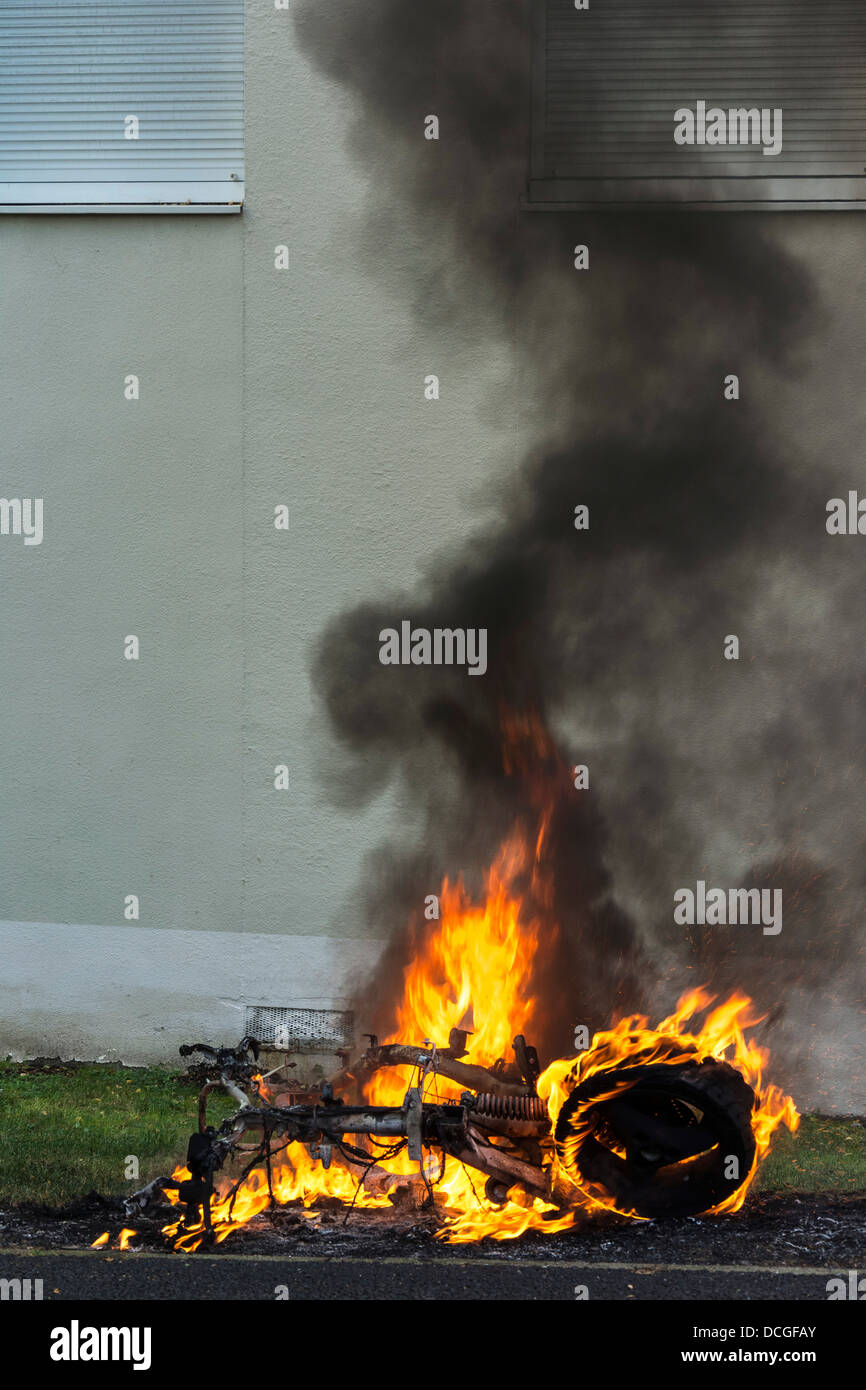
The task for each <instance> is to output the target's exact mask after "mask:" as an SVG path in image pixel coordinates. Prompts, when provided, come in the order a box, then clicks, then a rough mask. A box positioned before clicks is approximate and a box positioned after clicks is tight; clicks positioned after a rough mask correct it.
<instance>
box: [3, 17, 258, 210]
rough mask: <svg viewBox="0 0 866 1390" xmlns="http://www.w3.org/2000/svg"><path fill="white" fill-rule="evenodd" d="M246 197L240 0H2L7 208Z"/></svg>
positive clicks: (179, 206)
mask: <svg viewBox="0 0 866 1390" xmlns="http://www.w3.org/2000/svg"><path fill="white" fill-rule="evenodd" d="M243 196H244V166H243V0H65V2H63V0H29V3H24V4H14V3H8V0H2V4H0V208H2V211H4V212H66V213H72V212H141V211H147V212H239V211H240V209H241V206H242V204H243Z"/></svg>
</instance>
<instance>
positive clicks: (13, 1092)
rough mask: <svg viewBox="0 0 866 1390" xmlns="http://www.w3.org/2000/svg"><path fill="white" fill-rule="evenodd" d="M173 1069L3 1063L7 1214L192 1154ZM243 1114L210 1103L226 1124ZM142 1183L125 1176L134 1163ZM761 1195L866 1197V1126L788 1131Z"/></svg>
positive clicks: (185, 1097)
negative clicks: (41, 1066)
mask: <svg viewBox="0 0 866 1390" xmlns="http://www.w3.org/2000/svg"><path fill="white" fill-rule="evenodd" d="M176 1075H177V1072H176V1069H173V1068H170V1067H108V1066H97V1065H94V1066H80V1067H75V1068H73V1069H70V1070H59V1071H58V1070H54V1071H51V1070H50V1069H49V1070H46V1071H34V1070H28V1069H27V1068H26V1065H25V1064H22V1063H16V1062H0V1136H2V1139H0V1206H3V1207H10V1206H18V1205H21V1204H22V1203H25V1202H26V1203H31V1202H32V1203H40V1204H44V1205H46V1206H64V1205H66V1204H67V1203H70V1202H74V1201H76V1200H78V1199H80V1198H82V1197H84V1196H85V1195H86V1194H87V1193H88V1192H91V1191H93V1190H94V1189H95V1190H96V1191H97V1192H100V1193H102V1194H103V1195H105V1196H124V1195H126V1194H127V1193H129V1192H133V1191H135V1189H136V1188H138V1187H141V1186H143V1184H144V1183H146V1182H148V1181H149V1180H150V1179H151V1178H154V1177H156V1176H157V1175H158V1174H159V1173H170V1172H171V1171H172V1169H173V1168H174V1166H175V1164H176V1163H177V1162H178V1161H179V1160H181V1159H183V1157H184V1156H185V1154H186V1145H187V1140H188V1139H189V1136H190V1134H191V1133H192V1130H193V1129H194V1128H195V1124H196V1094H197V1093H196V1090H195V1088H194V1087H190V1086H184V1085H181V1084H180V1083H179V1082H178V1081H177V1080H175V1079H174V1078H175V1077H176ZM235 1108H236V1106H235V1104H234V1102H233V1101H232V1100H231V1099H230V1098H229V1097H227V1096H221V1095H218V1094H215V1095H214V1096H212V1097H211V1102H210V1104H209V1107H208V1115H209V1117H212V1118H213V1119H214V1120H215V1121H216V1122H218V1121H219V1120H220V1119H221V1118H222V1117H223V1116H224V1115H229V1114H231V1113H232V1112H233V1110H234V1109H235ZM133 1157H134V1158H135V1159H137V1161H138V1175H137V1176H135V1177H133V1178H127V1177H126V1176H125V1174H126V1169H127V1167H128V1165H129V1161H130V1159H131V1158H133ZM756 1187H757V1189H759V1190H761V1191H765V1192H767V1191H775V1192H780V1191H781V1192H848V1193H850V1192H864V1191H866V1125H864V1124H863V1123H862V1122H861V1121H860V1120H856V1119H847V1120H846V1119H826V1118H823V1117H820V1116H815V1115H807V1116H805V1117H804V1119H803V1120H802V1122H801V1125H800V1128H799V1130H798V1131H797V1133H796V1134H789V1133H788V1131H787V1130H786V1129H783V1130H782V1131H781V1134H780V1135H779V1136H778V1137H777V1140H776V1143H775V1144H774V1147H773V1151H772V1152H771V1154H770V1156H769V1158H768V1159H767V1160H766V1162H765V1163H764V1165H763V1167H762V1168H761V1171H760V1173H759V1174H758V1177H757V1179H756Z"/></svg>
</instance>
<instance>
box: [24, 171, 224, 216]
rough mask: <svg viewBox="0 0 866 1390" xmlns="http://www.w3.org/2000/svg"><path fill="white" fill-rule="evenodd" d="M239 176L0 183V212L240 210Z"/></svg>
mask: <svg viewBox="0 0 866 1390" xmlns="http://www.w3.org/2000/svg"><path fill="white" fill-rule="evenodd" d="M243 202H244V185H243V183H242V182H241V181H240V180H239V179H238V180H234V179H225V180H217V181H214V182H208V183H205V182H185V183H156V182H146V183H126V182H124V183H0V213H25V214H32V213H63V214H70V213H123V212H127V213H130V212H137V213H166V212H168V213H190V212H191V213H227V212H240V211H241V208H242V207H243Z"/></svg>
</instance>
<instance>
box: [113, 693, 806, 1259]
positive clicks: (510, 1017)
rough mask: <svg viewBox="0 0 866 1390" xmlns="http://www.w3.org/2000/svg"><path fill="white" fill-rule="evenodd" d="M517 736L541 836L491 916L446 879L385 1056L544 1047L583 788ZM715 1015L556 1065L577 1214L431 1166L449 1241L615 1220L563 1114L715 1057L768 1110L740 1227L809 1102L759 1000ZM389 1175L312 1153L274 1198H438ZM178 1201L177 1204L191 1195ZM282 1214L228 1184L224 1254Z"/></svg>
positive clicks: (376, 1202)
mask: <svg viewBox="0 0 866 1390" xmlns="http://www.w3.org/2000/svg"><path fill="white" fill-rule="evenodd" d="M503 732H504V738H505V749H504V763H505V768H506V771H507V772H508V773H509V774H510V775H515V776H520V777H522V778H524V779H525V781H526V783H527V786H528V788H529V798H530V801H531V803H532V805H533V807H534V809H535V812H536V815H537V822H536V824H535V825H534V826H533V828H532V829H531V831H530V830H527V829H526V827H525V826H523V825H518V826H517V827H515V829H514V831H513V832H512V833H511V835H509V836H508V838H507V839H506V841H505V842H504V844H503V845H502V846H501V848H500V850H499V853H498V854H497V856H496V858H495V860H494V863H493V864H492V866H491V868H490V869H489V871H488V874H487V878H486V883H485V893H484V896H483V899H482V901H480V902H474V901H473V900H472V899H471V897H470V895H469V893H468V892H467V890H466V888H465V885H464V882H463V880H462V878H458V880H457V881H456V882H455V883H452V882H451V881H450V880H448V879H447V878H446V879H445V881H444V883H443V885H442V891H441V894H440V917H439V918H438V919H437V920H435V921H427V920H424V921H418V922H416V923H414V924H413V925H412V927H411V929H410V941H411V945H412V948H413V954H412V959H411V962H410V964H409V965H408V967H407V968H406V970H405V979H404V989H403V997H402V999H401V1000H400V1001H399V1003H398V1005H397V1008H396V1012H395V1016H394V1026H393V1029H392V1031H391V1033H390V1036H389V1037H388V1038H386V1039H385V1040H384V1041H385V1042H403V1043H407V1044H410V1045H415V1044H417V1045H418V1046H419V1047H420V1046H421V1045H422V1044H424V1043H425V1042H427V1041H429V1042H430V1043H433V1044H435V1045H436V1046H437V1047H439V1048H443V1047H446V1046H447V1045H448V1040H449V1033H450V1031H451V1030H452V1029H454V1028H458V1029H461V1030H463V1031H465V1032H466V1033H467V1042H466V1054H465V1055H464V1056H463V1057H462V1058H461V1060H462V1061H464V1062H467V1063H469V1064H476V1065H480V1066H485V1067H490V1066H492V1065H493V1064H494V1062H496V1060H497V1059H499V1058H510V1056H511V1044H512V1040H513V1038H514V1036H515V1034H516V1033H524V1032H525V1033H527V1034H528V1035H529V1036H530V1037H531V1036H532V1031H533V1022H534V1020H535V1018H536V1014H537V1009H538V1001H537V999H536V998H535V996H534V994H533V993H532V979H533V972H534V968H535V966H536V963H537V962H536V958H537V954H538V949H539V944H540V942H541V940H542V922H541V920H540V918H539V916H538V914H539V913H543V914H544V918H545V920H544V924H543V939H544V941H545V943H549V942H550V940H551V939H552V938H553V936H554V935H555V932H556V927H555V926H552V925H551V923H550V921H549V915H550V914H549V908H550V904H551V903H552V901H553V899H552V884H551V881H550V878H549V875H548V872H547V869H546V866H545V864H544V849H545V839H546V835H547V830H548V827H549V825H550V820H551V815H552V811H553V808H554V806H555V803H556V799H557V797H560V796H562V795H563V794H564V791H563V789H564V788H565V787H566V786H567V785H568V783H567V778H566V776H565V775H564V773H565V769H564V767H563V765H562V764H561V762H560V761H559V759H558V758H557V756H556V753H555V750H554V749H553V745H552V743H551V741H550V738H549V735H548V734H547V732H546V730H545V729H544V727H543V725H542V724H541V723H540V721H539V720H537V719H536V718H535V717H534V716H532V715H526V716H513V715H512V716H508V717H505V718H503ZM533 904H534V905H535V906H533ZM713 1004H715V999H714V997H713V996H712V995H711V994H709V993H708V992H707V990H706V989H704V988H701V989H696V990H692V991H690V992H689V993H687V994H685V995H683V997H682V998H681V999H680V1001H679V1003H678V1005H677V1008H676V1009H675V1011H674V1012H673V1013H672V1014H671V1015H670V1016H669V1017H668V1018H665V1019H662V1021H661V1022H660V1023H659V1024H657V1025H656V1026H655V1027H651V1026H650V1024H649V1020H648V1019H647V1018H646V1017H644V1016H642V1015H633V1016H631V1017H628V1018H624V1019H622V1020H620V1021H619V1022H618V1023H616V1024H615V1025H614V1026H612V1027H611V1028H610V1029H608V1030H606V1031H603V1032H599V1033H597V1034H596V1035H595V1036H594V1037H593V1039H592V1042H591V1044H590V1046H589V1048H588V1049H587V1050H586V1051H584V1052H583V1053H582V1054H581V1055H580V1056H577V1057H572V1058H568V1059H561V1060H559V1061H556V1062H553V1063H552V1064H551V1065H550V1066H548V1067H547V1069H546V1071H544V1072H543V1074H542V1076H541V1077H540V1079H539V1083H538V1093H539V1095H540V1096H541V1098H542V1099H543V1100H545V1101H546V1102H547V1107H548V1113H549V1116H550V1121H551V1133H550V1136H549V1137H548V1138H547V1139H545V1140H544V1141H543V1143H542V1150H543V1164H544V1167H545V1169H546V1170H547V1173H548V1176H549V1178H550V1180H551V1190H555V1191H556V1192H557V1193H558V1194H559V1193H561V1192H562V1190H563V1188H567V1189H568V1193H567V1195H568V1202H567V1205H566V1204H564V1203H563V1202H562V1201H561V1200H558V1201H557V1202H555V1203H554V1202H553V1201H544V1200H542V1199H541V1198H540V1197H538V1196H532V1195H529V1194H527V1193H526V1192H524V1191H522V1190H521V1189H520V1188H518V1187H512V1188H511V1189H510V1190H509V1191H508V1194H507V1200H506V1201H505V1203H504V1205H496V1204H494V1203H493V1202H491V1201H489V1200H487V1198H486V1197H485V1195H484V1190H483V1189H484V1183H485V1178H484V1176H483V1174H481V1173H480V1172H478V1170H475V1169H471V1168H467V1167H464V1166H463V1165H462V1164H461V1163H460V1162H459V1161H457V1160H456V1159H454V1158H452V1157H446V1158H444V1161H443V1162H442V1164H441V1172H440V1161H439V1158H438V1157H437V1155H435V1154H430V1155H426V1154H425V1158H424V1165H423V1166H424V1171H425V1172H426V1173H428V1175H432V1176H433V1177H441V1180H440V1181H438V1182H436V1184H435V1189H434V1190H435V1201H436V1208H437V1213H438V1215H439V1217H440V1220H441V1224H440V1227H439V1230H438V1235H439V1236H440V1238H442V1239H443V1240H446V1241H449V1242H466V1241H474V1240H478V1239H480V1238H482V1237H483V1236H492V1237H493V1238H495V1239H497V1240H506V1239H513V1238H514V1237H516V1236H519V1235H520V1234H521V1233H522V1232H524V1231H526V1230H528V1229H536V1230H545V1231H548V1232H550V1231H556V1230H560V1229H562V1228H564V1227H566V1226H569V1225H571V1224H572V1223H573V1221H574V1219H575V1213H576V1212H577V1211H583V1212H592V1211H599V1210H603V1209H605V1208H607V1209H614V1210H615V1209H616V1208H615V1206H614V1202H613V1201H612V1199H611V1198H610V1196H609V1195H608V1194H607V1193H606V1192H604V1191H592V1190H584V1189H583V1188H580V1187H577V1186H576V1185H575V1182H574V1180H573V1179H571V1178H570V1177H568V1175H566V1174H564V1172H563V1171H562V1170H561V1165H560V1164H559V1162H558V1159H557V1157H556V1153H555V1149H554V1145H553V1142H552V1133H553V1128H554V1126H555V1124H556V1119H557V1116H558V1114H559V1111H560V1108H561V1106H562V1104H563V1102H564V1100H565V1098H566V1096H567V1095H568V1094H569V1093H570V1091H571V1090H572V1089H573V1088H574V1087H575V1086H576V1085H578V1084H580V1083H581V1082H583V1081H585V1080H586V1079H587V1078H588V1077H589V1076H592V1075H594V1074H595V1073H598V1072H604V1071H609V1070H612V1069H613V1068H616V1067H619V1066H622V1065H623V1064H629V1065H634V1064H637V1063H650V1062H652V1063H658V1062H664V1063H669V1064H671V1065H678V1064H682V1063H683V1062H687V1061H690V1060H694V1059H697V1060H701V1059H703V1058H707V1057H711V1058H714V1059H715V1060H717V1061H727V1062H729V1063H730V1064H731V1065H732V1066H734V1067H736V1068H737V1069H738V1070H739V1071H740V1072H741V1073H742V1075H743V1076H744V1077H745V1079H746V1081H747V1082H748V1084H749V1085H750V1086H751V1087H752V1089H753V1090H754V1093H755V1097H756V1102H755V1107H754V1112H753V1116H752V1121H753V1129H754V1135H755V1141H756V1154H755V1159H754V1162H753V1164H752V1167H751V1170H750V1172H749V1173H748V1175H747V1176H746V1178H745V1180H744V1181H743V1183H742V1184H741V1186H740V1187H739V1188H738V1189H737V1190H736V1191H735V1192H734V1193H733V1195H732V1196H731V1197H729V1198H728V1199H727V1200H726V1201H724V1202H723V1203H721V1204H720V1205H719V1206H718V1207H717V1208H715V1211H716V1212H723V1211H726V1212H727V1211H736V1210H737V1209H738V1208H739V1207H741V1206H742V1204H743V1201H744V1200H745V1197H746V1193H747V1191H748V1189H749V1187H750V1185H751V1183H752V1181H753V1179H754V1176H755V1173H756V1172H757V1169H758V1166H759V1164H760V1162H761V1160H762V1159H763V1158H764V1156H765V1155H766V1153H767V1151H768V1149H769V1146H770V1142H771V1139H772V1136H773V1134H774V1132H775V1131H776V1130H777V1128H778V1126H779V1125H780V1124H783V1123H784V1124H786V1125H787V1126H788V1127H789V1129H791V1130H794V1129H796V1127H797V1125H798V1122H799V1116H798V1114H797V1111H796V1108H795V1106H794V1103H793V1101H792V1100H791V1099H790V1098H789V1097H787V1096H785V1095H783V1094H782V1092H781V1091H780V1090H779V1089H778V1087H776V1086H773V1085H769V1084H767V1083H765V1081H764V1079H763V1077H764V1070H765V1067H766V1064H767V1060H768V1057H767V1053H766V1051H765V1050H764V1049H762V1048H760V1047H758V1046H757V1045H756V1043H755V1042H754V1041H750V1040H748V1039H747V1037H746V1029H748V1028H750V1027H753V1026H754V1025H755V1024H756V1023H758V1022H760V1019H759V1017H758V1016H757V1014H756V1013H755V1011H754V1009H753V1006H752V1004H751V1001H750V1000H749V999H748V998H746V996H745V995H742V994H734V995H732V996H731V997H730V998H729V999H728V1000H727V1001H726V1002H724V1003H721V1004H717V1005H716V1007H714V1008H711V1005H713ZM707 1010H709V1012H707V1013H706V1017H705V1019H704V1022H703V1024H702V1025H701V1026H700V1027H699V1028H696V1029H695V1030H694V1031H689V1030H688V1029H687V1027H686V1025H687V1024H691V1023H692V1021H693V1020H694V1019H695V1017H696V1016H697V1015H699V1014H701V1013H704V1012H705V1011H707ZM417 1075H418V1074H417V1073H416V1072H415V1070H414V1069H413V1068H406V1067H402V1068H398V1067H392V1068H389V1069H383V1070H381V1071H378V1072H376V1073H374V1075H373V1076H372V1078H371V1079H370V1080H369V1082H368V1083H367V1086H366V1090H365V1094H366V1097H367V1099H368V1100H369V1101H370V1102H371V1103H372V1104H376V1105H398V1106H399V1105H400V1104H401V1103H402V1101H403V1097H404V1094H405V1092H406V1089H407V1086H409V1085H410V1084H413V1077H415V1078H417ZM257 1082H258V1088H259V1094H260V1096H261V1098H262V1099H267V1096H268V1091H267V1087H265V1085H264V1083H263V1082H262V1081H261V1079H260V1078H257ZM423 1085H424V1099H425V1100H434V1101H435V1100H447V1099H456V1098H457V1097H459V1095H460V1092H461V1090H462V1089H463V1088H462V1087H461V1086H460V1085H458V1084H457V1083H455V1082H452V1081H450V1080H448V1079H446V1078H444V1077H442V1076H441V1075H437V1074H435V1073H433V1074H430V1075H428V1076H427V1077H426V1078H425V1079H424V1082H423ZM386 1148H387V1146H386ZM367 1152H368V1153H369V1154H370V1156H371V1157H372V1158H374V1159H376V1153H377V1147H376V1146H375V1145H374V1144H372V1143H371V1144H370V1145H369V1147H368V1149H367ZM685 1161H688V1160H685ZM376 1162H377V1170H378V1175H379V1179H380V1182H379V1184H378V1186H376V1187H374V1188H373V1189H372V1190H370V1189H368V1188H367V1187H365V1186H364V1183H363V1181H362V1179H363V1178H364V1170H363V1168H362V1167H358V1168H357V1170H355V1169H353V1168H352V1167H350V1166H347V1163H344V1162H343V1161H340V1160H339V1159H338V1158H337V1157H336V1155H335V1157H334V1161H333V1162H332V1163H331V1166H330V1167H328V1168H325V1167H324V1166H322V1164H321V1163H320V1161H319V1156H318V1155H317V1154H316V1153H315V1152H312V1153H310V1152H308V1151H307V1149H306V1148H305V1147H304V1146H302V1145H300V1144H293V1145H292V1146H291V1147H290V1148H289V1147H283V1148H282V1149H280V1150H277V1151H275V1152H274V1154H273V1156H272V1189H273V1193H274V1197H275V1199H276V1201H277V1202H278V1203H280V1204H285V1203H293V1204H295V1205H296V1206H297V1207H298V1208H299V1209H300V1210H301V1212H302V1214H303V1215H304V1217H305V1219H307V1220H309V1221H311V1222H315V1221H316V1220H317V1219H318V1217H317V1214H316V1210H315V1207H316V1202H317V1200H318V1199H320V1198H322V1197H328V1198H330V1199H337V1200H338V1201H340V1202H342V1203H344V1204H346V1205H347V1206H354V1207H364V1208H379V1207H388V1206H389V1205H390V1203H389V1197H388V1190H387V1189H388V1181H391V1182H393V1183H399V1181H400V1177H401V1175H402V1176H403V1178H404V1180H405V1178H406V1177H408V1176H414V1177H415V1183H414V1190H415V1191H419V1190H420V1192H421V1195H422V1196H423V1195H424V1194H425V1193H426V1191H427V1189H426V1187H425V1186H424V1185H423V1184H421V1185H420V1188H419V1184H418V1181H417V1178H418V1164H417V1162H411V1161H410V1160H409V1159H408V1157H407V1156H406V1154H405V1152H404V1153H402V1154H400V1155H399V1156H397V1157H390V1158H388V1157H385V1158H381V1159H376ZM383 1174H384V1175H390V1178H389V1179H388V1181H384V1182H383V1181H381V1179H382V1177H383ZM174 1177H175V1179H176V1180H178V1181H183V1180H184V1179H185V1178H187V1177H189V1173H188V1172H187V1170H186V1169H185V1168H178V1169H177V1170H176V1171H175V1174H174ZM168 1195H169V1196H170V1199H171V1200H172V1202H174V1203H175V1204H176V1203H177V1200H178V1199H177V1197H176V1195H174V1194H171V1193H170V1194H168ZM268 1205H269V1194H268V1184H267V1177H266V1173H265V1171H264V1170H263V1169H262V1168H261V1167H257V1168H255V1169H253V1171H251V1172H250V1173H249V1174H248V1175H247V1176H246V1177H245V1178H244V1179H243V1180H242V1181H240V1182H238V1181H237V1180H234V1181H233V1180H232V1179H230V1178H228V1177H227V1176H225V1175H223V1176H221V1177H220V1178H218V1180H217V1196H216V1197H215V1199H214V1201H213V1202H212V1210H211V1219H212V1223H213V1229H214V1238H215V1239H216V1240H217V1241H222V1240H224V1239H225V1238H226V1237H227V1236H228V1235H229V1234H230V1233H231V1232H232V1231H234V1230H236V1229H237V1228H238V1227H239V1226H242V1225H244V1224H245V1223H246V1222H248V1221H250V1220H251V1219H252V1218H253V1217H255V1216H257V1215H258V1214H260V1213H263V1212H265V1211H266V1209H267V1208H268ZM623 1214H624V1215H632V1214H633V1213H629V1212H626V1213H623ZM164 1233H165V1235H166V1236H168V1237H170V1238H171V1239H173V1240H174V1241H175V1244H176V1247H177V1248H178V1249H182V1250H187V1251H191V1250H195V1249H197V1248H198V1246H199V1245H200V1244H201V1242H202V1240H203V1238H204V1235H205V1231H204V1227H203V1226H202V1225H198V1226H197V1227H195V1228H194V1229H191V1230H190V1229H184V1228H182V1226H181V1222H180V1221H177V1222H174V1223H172V1224H171V1225H169V1226H166V1227H165V1228H164ZM100 1239H101V1238H100ZM97 1243H99V1242H97Z"/></svg>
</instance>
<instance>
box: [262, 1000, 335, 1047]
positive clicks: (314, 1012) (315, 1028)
mask: <svg viewBox="0 0 866 1390" xmlns="http://www.w3.org/2000/svg"><path fill="white" fill-rule="evenodd" d="M353 1027H354V1015H353V1014H351V1013H349V1012H346V1011H343V1010H340V1009H287V1008H280V1007H276V1006H273V1005H271V1004H250V1005H248V1006H247V1009H246V1013H245V1015H244V1032H246V1033H250V1034H251V1035H252V1036H253V1037H254V1038H257V1039H258V1040H259V1042H261V1043H263V1044H264V1045H265V1047H274V1048H277V1049H279V1050H280V1051H285V1052H334V1051H335V1050H336V1049H337V1048H343V1047H351V1046H352V1044H353V1040H354V1039H353Z"/></svg>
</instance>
